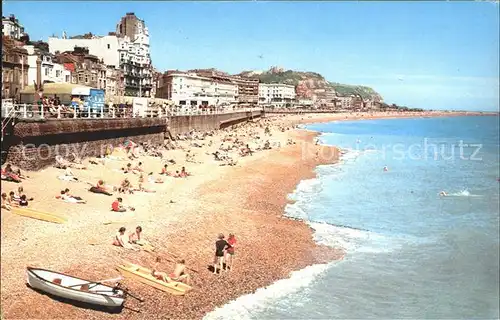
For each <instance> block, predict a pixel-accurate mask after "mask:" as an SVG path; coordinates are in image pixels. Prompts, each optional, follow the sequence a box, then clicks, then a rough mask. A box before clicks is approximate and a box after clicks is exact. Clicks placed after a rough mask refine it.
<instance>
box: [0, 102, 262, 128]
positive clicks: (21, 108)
mask: <svg viewBox="0 0 500 320" xmlns="http://www.w3.org/2000/svg"><path fill="white" fill-rule="evenodd" d="M5 111H6V114H8V115H9V117H10V118H17V119H21V120H29V119H31V120H41V119H47V120H49V119H50V120H57V119H113V118H169V117H175V116H196V115H216V114H230V113H237V112H249V111H262V109H261V108H235V109H215V110H211V109H188V108H186V109H184V108H178V107H167V108H165V107H160V106H152V107H148V108H147V109H145V110H133V108H132V107H129V108H120V107H103V108H100V109H95V108H86V109H85V110H76V109H74V108H73V107H67V106H63V107H47V106H43V105H33V104H15V105H12V107H10V108H9V109H8V110H7V109H6V110H5ZM134 111H135V112H134ZM5 118H7V117H5ZM5 120H6V119H5ZM3 125H4V123H3V121H2V130H3ZM2 132H3V131H2Z"/></svg>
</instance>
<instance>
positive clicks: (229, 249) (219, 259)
mask: <svg viewBox="0 0 500 320" xmlns="http://www.w3.org/2000/svg"><path fill="white" fill-rule="evenodd" d="M235 247H236V237H235V236H234V234H232V233H230V234H229V236H228V238H227V241H226V240H225V236H224V234H222V233H219V235H218V236H217V240H216V241H215V258H214V274H217V269H219V270H220V272H223V271H229V270H234V254H235V252H234V250H235Z"/></svg>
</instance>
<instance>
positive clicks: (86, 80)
mask: <svg viewBox="0 0 500 320" xmlns="http://www.w3.org/2000/svg"><path fill="white" fill-rule="evenodd" d="M85 83H89V76H87V75H85Z"/></svg>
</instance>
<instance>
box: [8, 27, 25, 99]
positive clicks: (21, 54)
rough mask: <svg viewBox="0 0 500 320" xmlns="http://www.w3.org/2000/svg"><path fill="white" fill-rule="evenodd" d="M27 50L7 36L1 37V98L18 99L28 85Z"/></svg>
mask: <svg viewBox="0 0 500 320" xmlns="http://www.w3.org/2000/svg"><path fill="white" fill-rule="evenodd" d="M29 68H30V65H29V64H28V51H27V50H26V49H24V48H22V44H21V43H18V42H17V41H16V40H14V39H11V38H10V37H9V36H3V37H2V99H19V97H20V92H21V90H23V89H24V88H25V87H26V86H28V70H29Z"/></svg>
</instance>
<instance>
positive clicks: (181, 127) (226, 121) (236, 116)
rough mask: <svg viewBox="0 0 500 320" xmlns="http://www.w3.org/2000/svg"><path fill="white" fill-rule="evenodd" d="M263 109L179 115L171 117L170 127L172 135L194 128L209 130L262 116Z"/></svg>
mask: <svg viewBox="0 0 500 320" xmlns="http://www.w3.org/2000/svg"><path fill="white" fill-rule="evenodd" d="M261 115H262V113H261V111H242V112H235V113H226V114H216V115H196V116H177V117H172V118H170V120H169V122H168V129H169V130H170V132H171V133H172V135H176V134H180V133H185V132H189V131H190V130H192V129H196V130H199V131H209V130H214V129H220V128H224V127H227V126H230V125H233V124H237V123H240V122H243V121H247V120H250V119H253V118H257V117H260V116H261Z"/></svg>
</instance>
